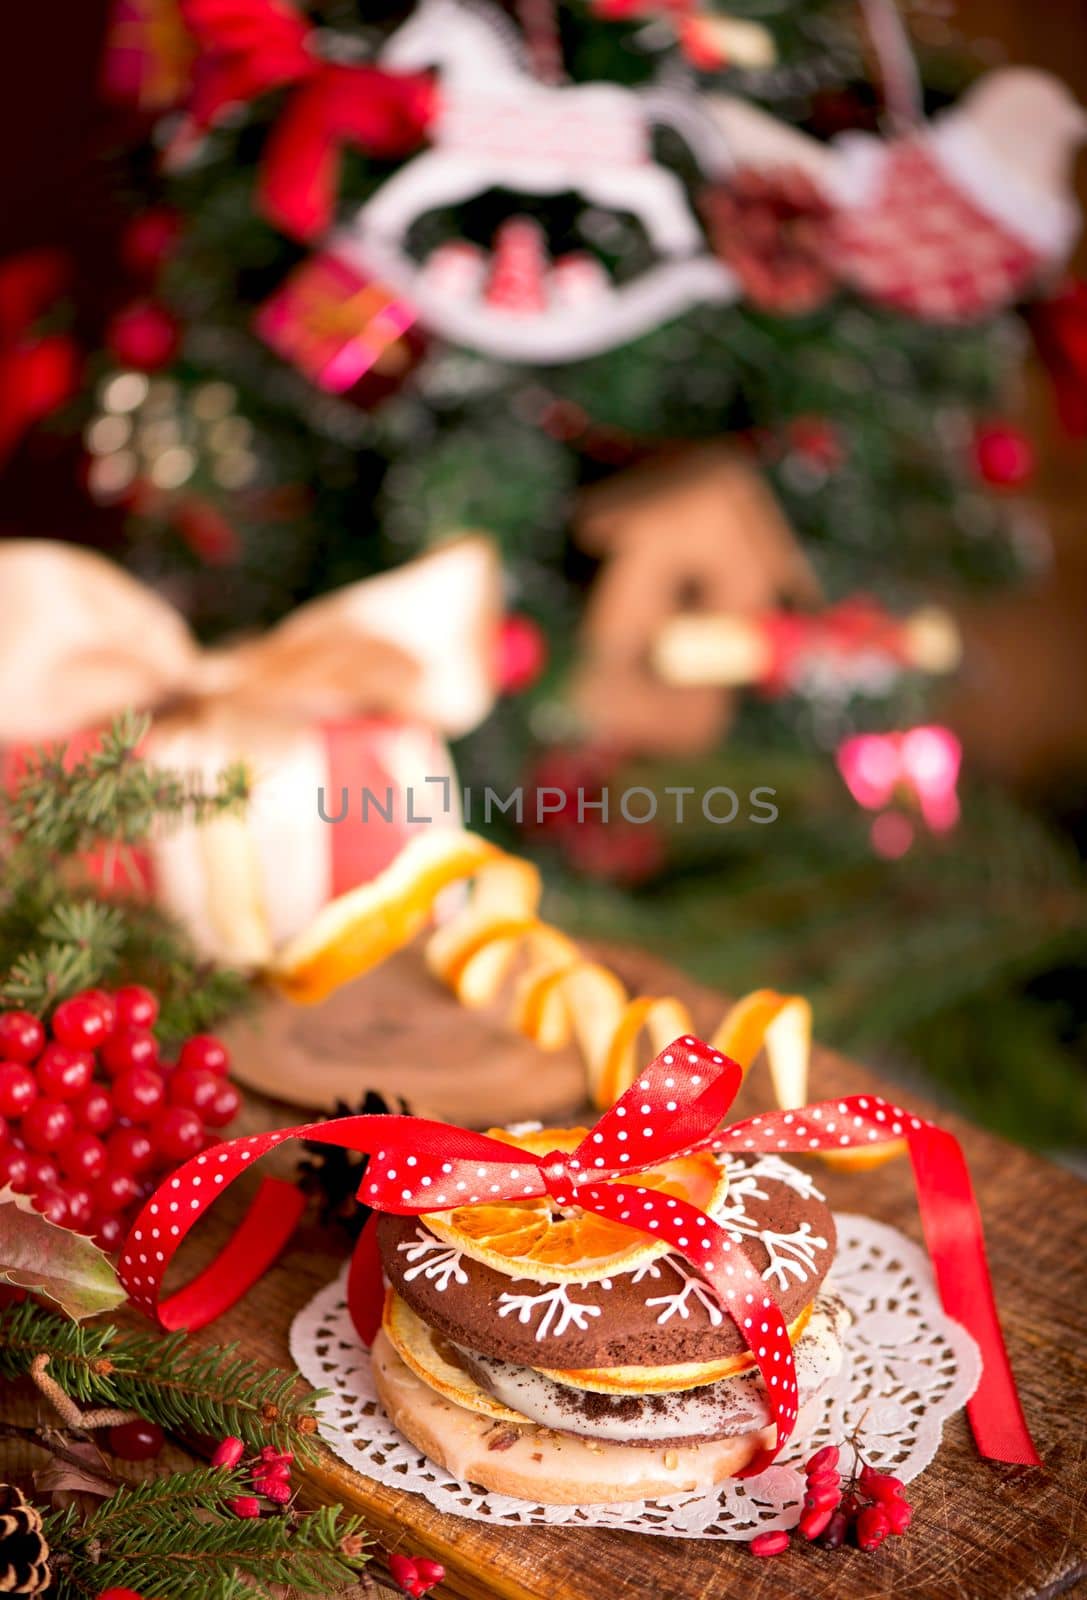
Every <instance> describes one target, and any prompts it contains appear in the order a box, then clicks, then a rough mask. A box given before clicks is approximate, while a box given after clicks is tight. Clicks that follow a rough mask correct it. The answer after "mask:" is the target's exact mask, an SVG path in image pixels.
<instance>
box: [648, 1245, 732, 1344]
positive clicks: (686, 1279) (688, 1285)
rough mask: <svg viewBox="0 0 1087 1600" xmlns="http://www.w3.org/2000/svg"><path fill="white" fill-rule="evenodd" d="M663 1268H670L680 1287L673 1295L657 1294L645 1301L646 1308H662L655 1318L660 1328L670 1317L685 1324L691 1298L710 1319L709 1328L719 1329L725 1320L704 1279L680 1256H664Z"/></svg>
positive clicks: (715, 1297) (714, 1296)
mask: <svg viewBox="0 0 1087 1600" xmlns="http://www.w3.org/2000/svg"><path fill="white" fill-rule="evenodd" d="M664 1264H665V1266H668V1267H671V1269H672V1271H673V1272H674V1273H675V1274H676V1277H677V1278H679V1280H680V1287H679V1288H678V1289H677V1290H676V1292H675V1293H674V1294H658V1295H655V1296H654V1298H653V1299H652V1300H647V1301H646V1305H647V1306H663V1307H664V1310H663V1311H662V1312H661V1313H660V1315H659V1317H658V1318H657V1324H658V1326H660V1325H661V1324H663V1323H665V1322H669V1321H670V1320H671V1319H672V1317H675V1316H678V1317H681V1318H682V1319H683V1321H684V1322H686V1320H687V1318H688V1317H689V1316H690V1314H691V1312H690V1306H689V1305H688V1301H689V1300H690V1299H691V1298H692V1297H693V1298H694V1299H695V1300H696V1301H697V1302H698V1304H699V1305H700V1306H701V1307H702V1309H703V1310H704V1311H705V1312H706V1314H707V1315H708V1317H709V1319H710V1326H711V1327H713V1328H719V1327H720V1326H721V1324H722V1322H723V1321H724V1320H725V1318H724V1312H723V1311H722V1310H721V1307H720V1306H719V1305H718V1303H717V1296H716V1295H715V1294H714V1292H713V1290H712V1289H711V1288H710V1286H709V1284H708V1283H707V1282H706V1280H705V1279H704V1278H700V1277H699V1275H698V1273H697V1272H693V1271H692V1270H691V1268H690V1267H689V1266H688V1265H687V1263H686V1261H684V1259H683V1257H682V1256H666V1257H665V1262H664Z"/></svg>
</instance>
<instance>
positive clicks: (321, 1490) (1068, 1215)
mask: <svg viewBox="0 0 1087 1600" xmlns="http://www.w3.org/2000/svg"><path fill="white" fill-rule="evenodd" d="M603 954H604V956H605V959H607V960H608V961H609V962H610V963H611V964H612V965H613V966H614V967H615V968H616V970H618V971H619V972H620V974H621V976H622V977H623V978H624V980H625V981H626V982H627V983H628V984H630V985H631V986H632V987H635V988H637V989H641V990H643V991H644V992H648V993H657V994H660V993H666V992H673V993H679V994H681V995H682V996H683V997H684V998H685V999H686V1000H687V1001H688V1002H689V1003H690V1004H691V1006H692V1010H693V1013H694V1016H695V1019H696V1023H697V1025H698V1027H699V1028H700V1029H701V1030H702V1031H704V1032H709V1031H711V1029H712V1028H713V1026H714V1024H715V1023H716V1021H717V1020H718V1019H719V1017H720V1015H721V1012H722V1009H723V1001H722V1000H721V998H720V997H719V996H715V995H713V994H712V993H710V992H709V991H707V990H705V989H700V988H698V987H697V986H696V985H694V984H692V983H690V982H687V981H686V980H683V979H682V978H680V977H679V975H678V974H676V973H674V972H672V971H670V970H669V969H667V968H665V967H663V966H662V965H661V964H660V963H659V962H657V961H655V960H654V959H653V958H651V957H648V956H645V955H643V954H641V953H638V952H631V951H629V950H622V951H620V950H615V949H609V950H607V951H606V952H603ZM427 981H428V980H426V979H424V978H422V977H421V978H420V984H421V986H422V985H423V984H426V983H427ZM420 1003H421V1004H428V1005H429V1004H433V1005H435V1006H443V1005H450V1006H451V1005H452V1004H453V1002H452V1001H450V1000H448V999H447V998H446V997H445V996H444V995H443V994H439V993H438V992H437V991H436V990H435V991H434V992H433V994H431V993H430V992H429V990H428V991H427V993H425V994H423V995H422V996H421V1002H420ZM545 1063H546V1058H541V1068H540V1070H546V1065H545ZM453 1066H454V1064H451V1070H452V1069H453ZM1024 1070H1025V1074H1026V1073H1027V1072H1028V1071H1029V1065H1025V1069H1024ZM364 1087H365V1070H364V1067H363V1066H361V1065H360V1074H359V1089H360V1093H361V1091H362V1089H363V1088H364ZM876 1087H878V1085H877V1084H876V1081H875V1080H874V1079H873V1078H872V1076H871V1075H870V1074H868V1073H866V1072H865V1071H863V1070H862V1069H861V1068H859V1067H856V1066H853V1065H852V1064H850V1063H848V1062H845V1061H843V1060H841V1059H840V1058H838V1057H836V1056H834V1055H831V1054H830V1053H828V1052H825V1051H818V1052H817V1053H816V1056H815V1060H814V1063H813V1075H812V1096H813V1098H820V1099H821V1098H824V1097H826V1096H830V1095H836V1094H848V1093H856V1092H863V1091H864V1090H865V1089H873V1088H876ZM911 1103H912V1104H913V1105H915V1106H916V1107H917V1109H918V1110H919V1111H920V1112H921V1113H922V1114H926V1113H927V1114H931V1115H939V1116H940V1120H942V1121H943V1122H944V1123H945V1125H948V1126H951V1127H952V1128H953V1129H954V1131H955V1132H956V1133H957V1134H958V1136H959V1137H960V1138H961V1140H962V1142H963V1145H964V1147H965V1149H966V1152H967V1156H968V1158H969V1161H970V1165H971V1168H972V1171H973V1175H974V1181H975V1184H976V1186H977V1191H978V1195H979V1199H980V1203H981V1208H982V1212H983V1214H984V1218H985V1225H986V1234H987V1239H988V1245H989V1255H990V1263H991V1267H992V1275H993V1280H994V1284H995V1289H996V1296H997V1301H998V1303H999V1306H1000V1310H1001V1316H1002V1320H1003V1325H1004V1330H1005V1335H1006V1338H1007V1342H1008V1347H1009V1350H1010V1353H1011V1358H1012V1363H1013V1365H1014V1368H1015V1372H1016V1376H1017V1379H1018V1381H1019V1386H1020V1391H1021V1394H1022V1398H1023V1405H1024V1408H1025V1410H1026V1413H1027V1417H1028V1420H1029V1422H1030V1425H1031V1428H1032V1430H1033V1433H1034V1437H1035V1440H1036V1442H1037V1444H1038V1448H1039V1451H1040V1453H1041V1455H1042V1457H1043V1459H1044V1462H1045V1467H1044V1469H1041V1470H1025V1469H1021V1468H1014V1467H1008V1466H1000V1465H993V1464H990V1463H987V1462H985V1461H982V1460H981V1459H980V1458H979V1457H978V1455H977V1453H976V1451H975V1449H974V1444H973V1440H972V1438H971V1435H970V1431H969V1428H968V1426H967V1423H966V1419H965V1417H964V1416H963V1415H959V1416H957V1417H955V1418H953V1419H952V1420H951V1422H950V1423H949V1424H948V1425H947V1426H946V1428H945V1431H944V1440H943V1446H942V1448H941V1450H940V1453H939V1455H938V1457H937V1459H936V1460H935V1461H934V1462H933V1464H932V1465H931V1466H930V1467H929V1468H928V1469H927V1470H926V1471H925V1472H924V1473H923V1474H922V1476H921V1477H920V1478H918V1479H917V1480H916V1481H915V1482H914V1484H913V1485H912V1486H911V1491H910V1498H911V1500H912V1501H913V1504H914V1506H915V1512H916V1514H915V1519H914V1522H913V1526H912V1527H911V1529H910V1531H909V1533H908V1534H907V1535H906V1536H905V1537H904V1538H902V1539H890V1540H888V1541H887V1542H886V1543H885V1544H884V1545H883V1547H882V1548H881V1549H880V1550H879V1551H878V1552H877V1553H875V1554H874V1555H864V1554H861V1553H860V1552H858V1551H846V1550H842V1551H837V1552H828V1551H822V1550H819V1549H816V1548H814V1547H808V1546H804V1547H801V1542H798V1544H797V1546H796V1547H794V1548H791V1549H790V1550H789V1551H788V1552H787V1553H786V1554H785V1555H784V1556H782V1557H778V1558H776V1559H774V1560H771V1561H759V1560H757V1559H756V1558H754V1557H752V1556H751V1555H749V1554H748V1553H747V1551H746V1550H745V1549H744V1548H743V1546H742V1545H732V1544H727V1543H723V1542H717V1541H713V1542H711V1541H701V1540H682V1541H681V1540H674V1539H653V1538H649V1537H646V1536H644V1535H639V1534H628V1533H621V1532H614V1531H600V1532H587V1531H584V1530H573V1529H564V1528H561V1527H555V1528H520V1529H518V1530H517V1531H516V1532H513V1531H509V1530H501V1529H491V1528H489V1527H487V1526H486V1525H485V1524H482V1523H479V1522H470V1521H467V1520H464V1519H461V1518H453V1517H449V1516H444V1515H441V1514H439V1513H438V1512H437V1511H435V1510H433V1509H432V1508H431V1506H430V1505H428V1503H427V1502H426V1501H425V1500H423V1499H422V1498H421V1497H419V1496H418V1495H413V1494H410V1493H407V1492H397V1491H394V1490H392V1489H387V1488H384V1487H383V1486H381V1485H379V1484H375V1483H372V1482H371V1481H370V1480H368V1479H366V1478H363V1477H361V1476H359V1475H358V1474H356V1473H354V1472H353V1471H351V1470H350V1469H349V1468H347V1467H346V1466H344V1465H343V1464H342V1463H340V1462H339V1461H338V1460H337V1459H336V1458H335V1457H334V1456H333V1455H332V1454H331V1452H328V1451H323V1452H322V1454H321V1456H320V1458H319V1459H318V1461H317V1463H316V1464H315V1466H313V1467H312V1468H308V1469H306V1471H305V1472H304V1474H303V1482H304V1492H303V1495H302V1499H303V1503H307V1502H308V1503H311V1504H316V1503H318V1502H320V1501H326V1500H329V1501H337V1502H343V1503H345V1504H348V1505H350V1506H352V1507H353V1508H355V1509H358V1510H361V1511H363V1512H364V1513H365V1515H366V1516H367V1518H368V1519H369V1521H370V1522H371V1524H372V1525H373V1526H374V1527H375V1528H376V1529H377V1530H379V1531H380V1533H381V1534H382V1535H383V1540H384V1543H386V1544H387V1545H389V1546H390V1547H392V1548H400V1549H404V1550H410V1551H412V1552H415V1553H426V1554H430V1555H432V1556H434V1557H436V1558H437V1559H439V1560H441V1561H442V1562H444V1564H445V1566H446V1568H447V1572H448V1577H447V1581H446V1583H445V1584H444V1585H443V1586H442V1588H441V1590H440V1591H437V1593H438V1594H439V1595H443V1596H449V1597H452V1596H457V1597H459V1600H741V1597H742V1600H779V1597H780V1600H830V1597H832V1596H833V1597H834V1600H869V1597H873V1600H874V1597H876V1596H894V1597H895V1600H904V1597H914V1600H1027V1597H1028V1596H1029V1597H1032V1600H1038V1597H1041V1596H1051V1595H1057V1594H1074V1593H1080V1592H1083V1593H1087V1512H1085V1500H1087V1429H1085V1400H1084V1397H1085V1395H1087V1352H1085V1348H1084V1345H1085V1333H1087V1255H1085V1251H1084V1244H1083V1241H1084V1238H1085V1237H1087V1184H1084V1183H1082V1182H1081V1181H1080V1180H1078V1179H1077V1178H1075V1177H1073V1176H1071V1175H1070V1174H1068V1173H1066V1172H1063V1171H1061V1170H1059V1169H1058V1168H1056V1167H1053V1166H1051V1165H1049V1164H1048V1163H1046V1162H1043V1161H1040V1160H1038V1159H1036V1158H1035V1157H1033V1156H1031V1155H1029V1154H1027V1153H1026V1152H1025V1151H1022V1150H1019V1149H1017V1148H1015V1147H1014V1146H1012V1145H1009V1144H1006V1143H1003V1142H1001V1141H999V1140H997V1139H994V1138H991V1137H989V1136H988V1135H986V1134H984V1133H981V1132H979V1131H978V1130H976V1129H974V1128H971V1127H970V1126H969V1125H968V1124H965V1123H962V1122H955V1121H954V1120H953V1119H950V1118H947V1117H946V1116H942V1114H937V1113H936V1112H935V1111H933V1109H932V1108H931V1107H926V1106H925V1105H924V1103H923V1102H920V1101H917V1100H916V1099H915V1098H911ZM741 1104H742V1110H743V1112H744V1113H745V1114H746V1113H750V1112H751V1111H754V1110H758V1109H760V1107H762V1106H765V1105H766V1104H767V1096H766V1090H765V1083H764V1081H763V1069H760V1068H756V1070H755V1073H754V1074H753V1075H752V1078H751V1079H750V1081H749V1082H748V1084H747V1085H746V1086H745V1088H744V1090H743V1094H742V1101H741ZM416 1109H425V1108H423V1107H417V1108H416ZM248 1120H249V1122H250V1123H251V1124H253V1125H284V1124H288V1123H292V1122H294V1121H297V1120H298V1115H297V1112H291V1111H289V1110H288V1108H286V1107H278V1106H275V1105H274V1104H273V1103H272V1102H264V1103H255V1102H253V1103H251V1105H250V1109H249V1113H248ZM296 1151H297V1147H296V1146H290V1147H288V1148H287V1150H286V1151H283V1152H277V1157H278V1158H279V1159H280V1160H281V1161H283V1160H293V1159H294V1157H295V1152H296ZM263 1165H264V1166H268V1162H265V1163H263ZM820 1182H821V1186H825V1189H826V1192H827V1194H828V1197H829V1198H830V1200H831V1202H832V1203H833V1204H834V1205H835V1206H837V1207H839V1208H841V1209H847V1210H863V1211H866V1212H869V1213H870V1214H871V1215H872V1216H874V1217H877V1218H879V1219H881V1220H883V1221H886V1222H890V1223H893V1224H894V1225H895V1226H896V1227H899V1228H901V1229H902V1230H903V1232H905V1233H907V1234H909V1235H910V1237H911V1238H914V1239H920V1228H919V1223H918V1218H917V1213H916V1208H915V1204H914V1200H913V1187H912V1179H911V1176H910V1171H909V1165H908V1163H907V1162H905V1161H896V1162H894V1163H891V1164H890V1165H888V1166H886V1167H883V1168H881V1169H878V1170H877V1171H875V1172H873V1173H870V1174H867V1175H852V1176H849V1175H845V1174H834V1173H828V1172H826V1170H825V1169H820ZM240 1187H241V1186H240V1185H236V1186H235V1188H234V1189H233V1190H231V1191H230V1192H229V1193H228V1194H227V1195H226V1196H225V1197H224V1200H223V1201H222V1202H221V1203H220V1205H219V1206H218V1207H217V1208H216V1210H215V1212H213V1213H212V1214H211V1215H210V1216H209V1218H208V1219H207V1220H206V1221H205V1223H204V1224H203V1225H202V1227H201V1228H200V1229H198V1230H197V1232H196V1234H195V1235H194V1237H193V1239H192V1241H191V1242H190V1243H189V1245H188V1246H187V1247H186V1251H185V1252H184V1253H183V1256H182V1262H183V1268H182V1270H183V1271H186V1272H188V1271H190V1270H191V1269H192V1268H193V1267H195V1266H199V1265H200V1264H201V1260H202V1259H203V1258H206V1257H207V1256H208V1255H209V1254H210V1252H211V1251H212V1250H213V1249H215V1248H217V1247H218V1245H219V1244H221V1242H222V1240H223V1238H224V1237H225V1236H226V1234H227V1233H228V1232H229V1231H230V1229H231V1227H232V1226H233V1224H234V1223H235V1222H236V1219H237V1216H238V1214H239V1212H240V1210H241V1208H242V1206H243V1203H244V1200H243V1195H242V1194H241V1193H239V1192H238V1191H239V1189H240ZM341 1257H342V1252H341V1253H339V1254H338V1253H337V1246H336V1241H335V1240H334V1239H333V1238H332V1237H331V1236H330V1234H329V1233H328V1231H327V1230H325V1229H322V1228H320V1227H319V1226H318V1225H317V1224H316V1223H310V1222H308V1221H307V1222H306V1223H305V1224H304V1225H303V1226H302V1227H301V1229H300V1230H299V1232H298V1234H297V1235H296V1237H295V1239H294V1240H293V1241H292V1244H291V1247H290V1248H289V1249H288V1251H287V1252H286V1254H285V1255H284V1256H283V1257H282V1258H281V1260H280V1262H279V1264H278V1265H277V1266H276V1267H275V1268H274V1269H273V1270H272V1271H271V1272H270V1273H269V1274H268V1275H267V1276H266V1277H265V1278H264V1279H263V1281H262V1282H261V1283H259V1284H258V1285H257V1286H256V1288H255V1289H254V1290H253V1291H252V1292H251V1293H250V1294H249V1295H248V1297H247V1298H246V1299H245V1300H244V1301H243V1302H242V1303H241V1304H240V1305H238V1306H236V1307H235V1308H234V1309H233V1310H232V1311H231V1312H229V1313H228V1314H227V1315H226V1316H224V1317H222V1318H221V1319H220V1320H219V1321H218V1322H216V1323H215V1324H214V1325H213V1326H212V1327H211V1328H208V1329H205V1330H203V1331H202V1332H201V1333H200V1334H198V1335H195V1336H194V1337H196V1338H198V1339H199V1340H200V1341H201V1342H203V1343H214V1342H219V1343H222V1342H226V1341H227V1340H228V1339H238V1340H240V1341H241V1342H242V1344H243V1345H244V1347H245V1349H246V1351H247V1353H248V1354H249V1355H251V1356H253V1357H255V1358H258V1359H266V1360H267V1361H268V1362H269V1363H274V1364H275V1365H277V1366H281V1367H286V1366H289V1365H290V1358H289V1355H288V1349H287V1335H288V1329H289V1326H290V1323H291V1319H292V1318H293V1316H294V1314H295V1312H296V1311H297V1310H298V1309H299V1307H300V1306H302V1305H303V1304H304V1303H305V1302H306V1301H307V1300H308V1299H309V1298H310V1297H311V1296H312V1295H313V1294H314V1292H315V1291H316V1290H317V1289H319V1288H320V1287H321V1286H322V1285H323V1284H324V1283H326V1282H327V1281H328V1280H329V1279H330V1278H331V1277H333V1276H334V1275H335V1273H336V1271H337V1269H338V1266H339V1263H340V1259H341ZM1081 1583H1082V1584H1083V1588H1082V1590H1081Z"/></svg>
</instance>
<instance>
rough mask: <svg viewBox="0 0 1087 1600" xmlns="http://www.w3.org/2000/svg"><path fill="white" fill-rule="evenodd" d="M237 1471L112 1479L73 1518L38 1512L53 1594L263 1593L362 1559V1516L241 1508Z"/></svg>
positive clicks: (347, 1568)
mask: <svg viewBox="0 0 1087 1600" xmlns="http://www.w3.org/2000/svg"><path fill="white" fill-rule="evenodd" d="M246 1490H247V1485H246V1482H245V1479H244V1475H243V1474H241V1473H230V1472H226V1471H223V1470H221V1469H218V1468H213V1467H198V1468H195V1469H194V1470H193V1471H191V1472H179V1473H173V1474H171V1475H170V1476H168V1477H163V1478H156V1479H153V1480H151V1481H150V1482H148V1483H143V1484H138V1485H135V1486H133V1487H125V1488H122V1489H119V1490H118V1491H117V1492H116V1493H115V1494H113V1495H112V1496H110V1498H109V1499H108V1500H105V1501H104V1502H103V1503H102V1504H101V1506H99V1507H98V1508H97V1509H96V1510H94V1511H93V1512H92V1513H91V1514H90V1516H88V1517H86V1518H85V1519H82V1520H81V1519H80V1517H79V1514H78V1513H77V1512H76V1511H75V1510H74V1509H68V1510H64V1511H57V1512H54V1513H52V1514H51V1515H48V1516H46V1517H45V1519H44V1533H45V1537H46V1540H47V1542H48V1544H49V1547H50V1550H51V1551H52V1552H53V1568H54V1573H55V1588H54V1589H53V1590H52V1591H51V1592H52V1593H53V1595H54V1596H55V1600H88V1597H90V1596H96V1595H98V1594H101V1592H102V1590H103V1589H107V1588H109V1587H111V1586H113V1585H118V1586H123V1587H125V1588H128V1589H135V1590H137V1592H139V1593H141V1594H146V1595H154V1596H155V1600H191V1597H192V1596H193V1595H194V1594H199V1595H200V1596H201V1600H235V1597H239V1600H241V1597H243V1596H246V1597H250V1596H254V1595H256V1596H269V1595H270V1594H271V1588H270V1586H271V1585H273V1584H288V1585H290V1586H291V1587H292V1588H294V1589H295V1590H297V1591H299V1592H300V1593H303V1594H313V1595H327V1594H329V1593H331V1592H334V1591H335V1590H337V1589H340V1588H343V1587H344V1586H345V1585H347V1584H349V1583H352V1582H353V1581H354V1580H355V1579H357V1577H358V1575H359V1572H360V1571H361V1569H362V1567H363V1566H364V1564H365V1561H366V1556H365V1553H364V1550H363V1545H364V1542H365V1537H366V1536H365V1530H364V1525H363V1523H362V1521H361V1519H360V1518H358V1517H352V1516H348V1515H347V1514H346V1513H345V1512H344V1511H343V1509H342V1507H339V1506H325V1507H323V1508H322V1509H321V1510H319V1511H314V1512H310V1513H307V1514H305V1515H298V1514H295V1513H293V1512H290V1511H288V1512H287V1513H285V1514H283V1515H278V1516H262V1517H259V1518H256V1517H254V1518H240V1517H236V1516H235V1515H234V1514H233V1513H232V1512H230V1511H228V1510H226V1509H225V1507H226V1502H227V1500H228V1499H230V1498H231V1497H232V1496H233V1495H236V1494H240V1493H244V1492H246Z"/></svg>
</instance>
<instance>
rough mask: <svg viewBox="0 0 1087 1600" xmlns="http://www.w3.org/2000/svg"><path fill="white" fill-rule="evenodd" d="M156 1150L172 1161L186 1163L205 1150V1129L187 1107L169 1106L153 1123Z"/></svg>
mask: <svg viewBox="0 0 1087 1600" xmlns="http://www.w3.org/2000/svg"><path fill="white" fill-rule="evenodd" d="M151 1138H152V1139H153V1141H154V1144H155V1149H156V1150H157V1151H158V1152H159V1154H160V1155H164V1156H166V1157H167V1158H168V1159H169V1160H170V1161H185V1160H187V1159H188V1157H189V1156H196V1155H199V1154H200V1152H201V1150H202V1149H203V1148H204V1127H203V1124H202V1123H201V1121H200V1118H199V1117H198V1116H197V1114H196V1112H195V1111H190V1110H189V1109H188V1107H187V1106H167V1107H166V1109H165V1110H164V1111H160V1112H159V1113H158V1114H157V1116H156V1117H155V1118H154V1120H153V1121H152V1123H151Z"/></svg>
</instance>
